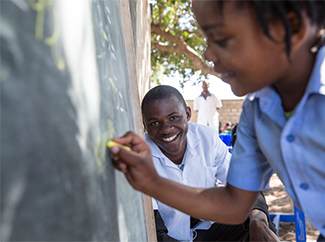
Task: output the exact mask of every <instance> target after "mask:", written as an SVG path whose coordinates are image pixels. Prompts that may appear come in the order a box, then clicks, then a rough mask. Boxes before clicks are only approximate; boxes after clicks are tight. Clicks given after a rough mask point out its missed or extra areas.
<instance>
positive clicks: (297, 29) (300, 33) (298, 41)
mask: <svg viewBox="0 0 325 242" xmlns="http://www.w3.org/2000/svg"><path fill="white" fill-rule="evenodd" d="M287 18H288V20H289V23H290V26H291V32H292V36H291V49H292V51H295V50H298V49H300V48H301V47H302V46H303V45H304V44H306V42H308V41H310V39H309V38H310V36H312V33H313V31H315V30H316V29H317V27H316V26H315V25H313V24H312V23H311V21H310V19H309V18H308V17H307V14H306V13H305V12H302V13H301V24H299V18H298V16H297V15H296V14H295V13H293V12H290V13H288V14H287Z"/></svg>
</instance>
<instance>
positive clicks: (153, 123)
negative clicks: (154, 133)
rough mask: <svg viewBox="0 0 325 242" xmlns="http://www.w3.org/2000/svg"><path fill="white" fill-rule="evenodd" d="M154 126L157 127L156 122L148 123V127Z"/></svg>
mask: <svg viewBox="0 0 325 242" xmlns="http://www.w3.org/2000/svg"><path fill="white" fill-rule="evenodd" d="M156 125H158V122H157V121H155V122H152V123H150V126H156Z"/></svg>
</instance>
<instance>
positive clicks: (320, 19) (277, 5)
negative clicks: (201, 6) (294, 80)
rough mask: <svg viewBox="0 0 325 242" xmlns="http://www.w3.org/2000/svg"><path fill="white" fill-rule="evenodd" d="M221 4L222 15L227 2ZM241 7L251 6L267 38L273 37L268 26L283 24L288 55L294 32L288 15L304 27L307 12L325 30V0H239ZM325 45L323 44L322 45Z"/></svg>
mask: <svg viewBox="0 0 325 242" xmlns="http://www.w3.org/2000/svg"><path fill="white" fill-rule="evenodd" d="M217 1H218V2H219V7H220V12H221V14H222V8H223V4H224V2H225V1H227V0H217ZM237 4H238V6H239V7H243V6H249V7H250V8H252V9H253V10H254V11H255V13H256V16H257V20H258V23H259V25H260V26H261V28H262V29H263V31H264V33H265V35H266V36H268V37H269V38H270V39H272V37H271V36H270V33H269V28H268V24H269V23H271V22H274V21H277V20H280V21H281V22H282V23H283V26H284V28H285V32H286V35H285V42H286V48H287V54H288V56H289V54H290V51H291V42H290V39H291V35H292V30H291V26H290V21H289V19H288V17H287V13H289V12H292V13H295V14H296V16H297V18H298V20H299V27H301V26H302V12H303V11H305V12H306V13H307V16H308V17H309V18H310V20H311V22H312V23H315V24H316V25H317V26H319V27H320V29H322V28H325V0H286V1H280V0H249V1H243V0H238V1H237ZM324 44H325V43H324V42H323V43H322V45H324Z"/></svg>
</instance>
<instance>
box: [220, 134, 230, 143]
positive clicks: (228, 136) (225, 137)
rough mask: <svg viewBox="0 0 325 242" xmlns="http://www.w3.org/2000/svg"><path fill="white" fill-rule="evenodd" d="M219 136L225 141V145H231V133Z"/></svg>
mask: <svg viewBox="0 0 325 242" xmlns="http://www.w3.org/2000/svg"><path fill="white" fill-rule="evenodd" d="M219 138H220V139H221V140H222V141H223V143H225V144H226V145H227V146H231V140H232V135H231V134H219Z"/></svg>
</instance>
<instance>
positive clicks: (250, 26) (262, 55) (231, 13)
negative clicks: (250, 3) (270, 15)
mask: <svg viewBox="0 0 325 242" xmlns="http://www.w3.org/2000/svg"><path fill="white" fill-rule="evenodd" d="M236 4H237V3H236V2H234V1H225V2H224V6H223V16H221V15H220V13H219V5H218V3H217V1H216V0H215V1H211V0H208V1H204V0H194V1H193V11H194V14H195V16H196V19H197V22H198V24H199V25H200V27H201V29H202V31H203V32H204V34H205V36H206V38H207V49H206V51H205V54H204V56H205V58H206V59H207V60H208V61H212V62H213V63H214V69H215V71H216V72H218V73H221V79H222V80H223V81H224V82H226V83H229V84H230V85H231V88H232V91H233V92H234V93H235V94H236V95H238V96H243V95H246V94H247V93H250V92H254V91H257V90H259V89H261V88H262V87H265V86H267V85H270V84H273V83H276V82H280V81H281V80H282V79H283V78H286V72H288V65H289V62H288V57H287V55H286V49H285V43H284V42H283V39H284V34H285V33H284V29H283V26H282V24H280V23H274V24H272V25H270V26H269V31H270V35H271V36H272V37H273V38H274V40H271V39H269V38H268V37H267V36H266V35H265V34H264V33H263V31H262V29H261V28H260V27H259V25H258V22H257V20H256V16H255V13H253V11H252V10H251V9H250V8H248V7H246V6H244V7H243V8H241V9H239V8H238V7H237V5H236Z"/></svg>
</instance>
